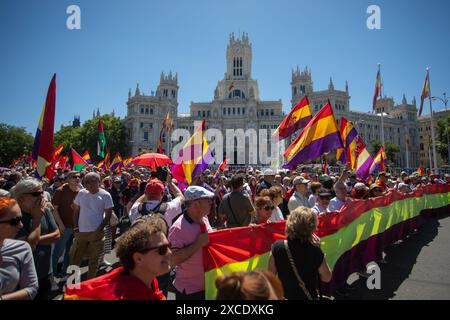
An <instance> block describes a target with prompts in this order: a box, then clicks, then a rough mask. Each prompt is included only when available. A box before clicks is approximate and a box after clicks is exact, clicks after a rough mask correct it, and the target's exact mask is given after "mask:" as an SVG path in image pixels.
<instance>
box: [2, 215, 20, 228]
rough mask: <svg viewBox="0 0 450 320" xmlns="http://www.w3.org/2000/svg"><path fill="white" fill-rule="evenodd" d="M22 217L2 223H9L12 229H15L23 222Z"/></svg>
mask: <svg viewBox="0 0 450 320" xmlns="http://www.w3.org/2000/svg"><path fill="white" fill-rule="evenodd" d="M22 219H23V218H22V216H19V217H15V218H12V219H10V220H6V221H0V223H8V224H9V225H10V226H11V227H15V226H17V225H18V224H20V223H21V222H22Z"/></svg>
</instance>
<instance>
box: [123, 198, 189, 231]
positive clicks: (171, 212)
mask: <svg viewBox="0 0 450 320" xmlns="http://www.w3.org/2000/svg"><path fill="white" fill-rule="evenodd" d="M147 203H148V206H149V207H148V209H149V210H152V209H154V208H156V206H157V205H158V204H159V201H158V200H152V201H147ZM140 204H141V203H140V202H137V201H136V202H135V203H134V204H133V206H132V207H131V210H130V221H131V223H133V222H134V220H136V219H137V218H138V216H139V212H138V207H139V205H140ZM166 205H167V208H166V211H165V212H164V220H166V222H167V225H168V226H169V228H170V227H171V226H172V220H173V219H175V217H176V216H177V215H179V214H181V212H182V210H181V201H180V198H175V199H173V200H172V201H169V202H166Z"/></svg>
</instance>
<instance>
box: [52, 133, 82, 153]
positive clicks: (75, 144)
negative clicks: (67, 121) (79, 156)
mask: <svg viewBox="0 0 450 320" xmlns="http://www.w3.org/2000/svg"><path fill="white" fill-rule="evenodd" d="M80 137H81V127H72V126H67V127H62V128H61V130H59V131H58V132H56V133H55V135H54V138H53V144H54V148H56V147H57V146H59V145H60V144H62V145H63V147H64V149H63V151H62V152H61V154H63V155H65V154H66V153H69V154H70V148H71V147H72V148H74V149H75V150H78V151H79V150H80V149H82V145H81V138H80Z"/></svg>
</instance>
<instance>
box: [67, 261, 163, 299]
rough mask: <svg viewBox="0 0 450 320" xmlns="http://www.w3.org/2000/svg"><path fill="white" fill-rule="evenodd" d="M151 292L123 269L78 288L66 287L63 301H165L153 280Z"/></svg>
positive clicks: (89, 281) (94, 279)
mask: <svg viewBox="0 0 450 320" xmlns="http://www.w3.org/2000/svg"><path fill="white" fill-rule="evenodd" d="M152 287H153V290H152V289H150V288H149V287H148V286H147V285H145V283H144V282H142V281H141V280H139V279H138V278H136V277H134V276H130V275H127V274H125V270H124V268H123V267H119V268H116V269H114V270H113V271H111V272H109V273H107V274H104V275H102V276H100V277H97V278H93V279H90V280H87V281H84V282H81V283H80V284H79V288H77V287H76V286H75V288H69V287H66V290H65V294H64V300H165V299H166V298H165V297H164V294H163V293H162V291H161V290H159V288H158V281H157V280H156V278H155V279H153V281H152Z"/></svg>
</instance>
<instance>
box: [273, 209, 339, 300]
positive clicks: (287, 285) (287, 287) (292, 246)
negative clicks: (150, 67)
mask: <svg viewBox="0 0 450 320" xmlns="http://www.w3.org/2000/svg"><path fill="white" fill-rule="evenodd" d="M316 228H317V216H316V214H315V213H314V212H313V211H312V210H311V209H310V208H306V207H298V208H297V209H295V210H293V211H292V212H291V214H290V215H289V217H288V220H287V221H286V238H287V239H286V240H278V241H277V242H275V243H274V244H273V246H272V252H271V255H270V258H269V270H270V271H272V272H273V273H274V274H277V275H278V277H279V278H280V280H281V283H282V284H283V287H284V295H285V297H286V299H288V300H306V299H307V300H315V299H317V297H318V284H319V278H320V280H321V281H323V282H329V281H330V280H331V271H330V268H329V267H328V264H327V261H326V259H325V256H324V254H323V252H322V250H321V249H320V239H319V238H318V237H317V236H316V235H315V234H314V232H315V231H316Z"/></svg>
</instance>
